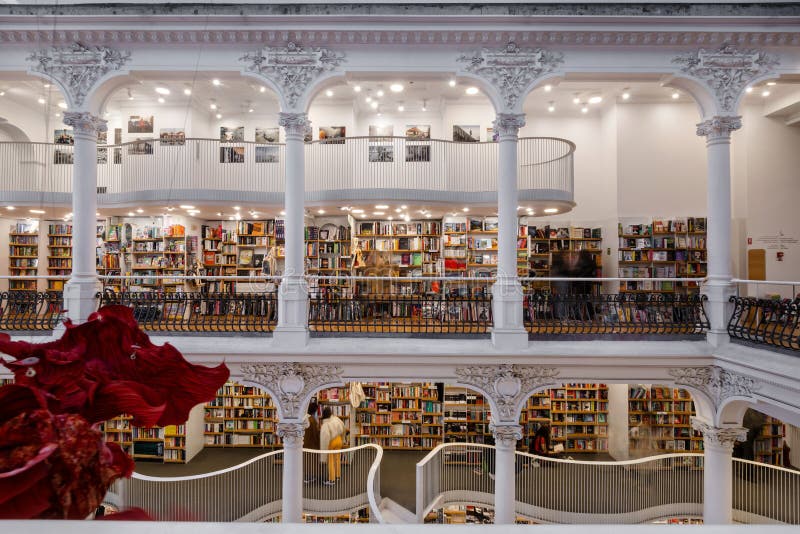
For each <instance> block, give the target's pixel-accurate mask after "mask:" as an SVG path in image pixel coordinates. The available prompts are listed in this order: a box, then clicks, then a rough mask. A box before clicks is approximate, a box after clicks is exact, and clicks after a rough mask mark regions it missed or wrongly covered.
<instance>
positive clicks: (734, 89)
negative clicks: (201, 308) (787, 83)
mask: <svg viewBox="0 0 800 534" xmlns="http://www.w3.org/2000/svg"><path fill="white" fill-rule="evenodd" d="M672 62H673V63H677V64H679V65H681V71H683V72H685V73H686V74H689V75H691V76H694V77H695V78H699V79H701V80H703V81H704V82H705V83H706V84H707V85H708V87H709V88H710V89H711V90H712V91H713V93H714V95H715V96H716V98H717V103H718V104H719V109H720V111H736V110H735V109H734V107H735V106H736V100H737V99H738V98H739V95H741V93H742V91H744V89H745V88H746V87H747V85H748V84H749V83H751V82H752V81H753V80H755V79H756V78H760V77H762V76H764V75H767V74H769V73H770V72H771V71H772V70H773V68H774V67H775V66H776V65H777V64H778V58H777V57H775V56H773V55H771V54H767V53H766V52H761V51H759V50H737V49H736V48H735V47H734V46H733V45H732V44H730V43H728V44H725V45H723V46H722V48H720V49H719V50H717V51H708V50H702V49H701V50H700V51H699V52H689V53H687V54H682V55H680V56H678V57H676V58H674V59H673V60H672Z"/></svg>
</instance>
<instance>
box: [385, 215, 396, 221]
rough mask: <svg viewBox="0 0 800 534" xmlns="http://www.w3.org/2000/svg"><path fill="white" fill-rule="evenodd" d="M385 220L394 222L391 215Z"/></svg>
mask: <svg viewBox="0 0 800 534" xmlns="http://www.w3.org/2000/svg"><path fill="white" fill-rule="evenodd" d="M386 218H387V219H389V220H390V221H393V220H394V217H392V216H391V215H389V216H388V217H386Z"/></svg>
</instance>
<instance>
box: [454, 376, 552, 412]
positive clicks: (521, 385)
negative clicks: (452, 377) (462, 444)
mask: <svg viewBox="0 0 800 534" xmlns="http://www.w3.org/2000/svg"><path fill="white" fill-rule="evenodd" d="M559 372H560V371H559V369H557V368H555V367H538V366H533V365H530V366H528V365H517V364H500V365H471V366H469V367H457V368H456V370H455V374H456V376H457V377H458V381H459V382H460V383H461V384H464V385H466V386H475V387H477V388H478V389H479V390H481V391H483V392H485V393H487V394H488V395H491V397H492V399H493V400H494V401H495V404H496V406H497V413H496V414H494V420H495V423H496V424H499V423H501V422H502V423H506V424H508V423H510V424H517V423H518V418H519V415H518V414H517V410H518V408H519V406H520V404H521V403H522V401H523V400H524V399H525V398H527V396H528V394H529V393H530V392H531V391H533V390H534V389H536V388H537V387H539V386H543V385H547V384H552V383H553V379H554V378H555V377H556V376H558V374H559Z"/></svg>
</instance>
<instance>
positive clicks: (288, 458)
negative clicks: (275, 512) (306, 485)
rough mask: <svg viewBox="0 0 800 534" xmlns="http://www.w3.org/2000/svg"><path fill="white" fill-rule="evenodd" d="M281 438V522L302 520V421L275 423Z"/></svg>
mask: <svg viewBox="0 0 800 534" xmlns="http://www.w3.org/2000/svg"><path fill="white" fill-rule="evenodd" d="M277 430H278V435H279V436H280V437H281V438H282V439H283V501H282V503H281V504H282V507H281V522H283V523H302V522H303V434H304V433H305V428H304V427H303V422H302V421H292V422H282V423H278V425H277Z"/></svg>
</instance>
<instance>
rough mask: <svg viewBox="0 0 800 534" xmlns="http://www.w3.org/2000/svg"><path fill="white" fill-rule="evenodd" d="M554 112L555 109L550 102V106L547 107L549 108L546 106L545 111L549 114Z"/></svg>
mask: <svg viewBox="0 0 800 534" xmlns="http://www.w3.org/2000/svg"><path fill="white" fill-rule="evenodd" d="M555 110H556V107H555V106H554V105H553V103H552V102H550V105H549V106H547V111H549V112H550V113H552V112H554V111H555Z"/></svg>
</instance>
